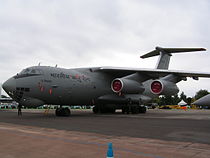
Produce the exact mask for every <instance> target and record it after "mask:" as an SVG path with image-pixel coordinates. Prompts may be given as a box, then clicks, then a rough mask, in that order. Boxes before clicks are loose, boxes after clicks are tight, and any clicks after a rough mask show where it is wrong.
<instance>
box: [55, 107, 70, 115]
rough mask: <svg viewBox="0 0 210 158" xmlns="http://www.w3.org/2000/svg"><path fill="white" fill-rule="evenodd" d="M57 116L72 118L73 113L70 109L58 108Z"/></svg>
mask: <svg viewBox="0 0 210 158" xmlns="http://www.w3.org/2000/svg"><path fill="white" fill-rule="evenodd" d="M55 115H56V116H66V117H67V116H70V115H71V111H70V109H69V108H57V109H56V110H55Z"/></svg>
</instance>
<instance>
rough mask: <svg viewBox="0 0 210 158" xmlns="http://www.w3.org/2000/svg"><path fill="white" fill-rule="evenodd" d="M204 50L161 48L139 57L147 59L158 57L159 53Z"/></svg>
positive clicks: (202, 49)
mask: <svg viewBox="0 0 210 158" xmlns="http://www.w3.org/2000/svg"><path fill="white" fill-rule="evenodd" d="M205 50H206V49H205V48H162V47H156V48H155V50H153V51H151V52H149V53H147V54H144V55H142V56H140V57H141V58H143V59H144V58H149V57H153V56H157V55H160V53H161V52H163V53H166V54H170V53H182V52H195V51H205Z"/></svg>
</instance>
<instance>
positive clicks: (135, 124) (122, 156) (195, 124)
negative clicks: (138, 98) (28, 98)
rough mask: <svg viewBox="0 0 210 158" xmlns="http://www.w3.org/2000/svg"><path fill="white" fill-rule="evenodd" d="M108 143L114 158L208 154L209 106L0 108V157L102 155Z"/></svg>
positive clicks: (196, 157) (100, 157) (201, 156)
mask: <svg viewBox="0 0 210 158" xmlns="http://www.w3.org/2000/svg"><path fill="white" fill-rule="evenodd" d="M109 142H112V143H113V150H114V157H115V158H128V157H129V158H175V157H176V158H177V157H179V158H209V157H210V110H186V111H185V110H159V109H155V110H148V112H147V113H146V114H136V115H131V114H130V115H127V114H121V113H117V114H93V113H92V112H91V111H90V110H72V116H71V117H56V116H55V115H54V110H50V111H49V113H47V114H46V113H45V114H44V111H43V110H23V116H21V117H18V116H17V112H16V110H0V158H26V157H27V158H28V157H30V158H37V157H40V158H49V157H50V158H57V157H60V158H67V157H75V158H77V157H78V158H86V157H87V158H89V157H90V158H93V157H97V158H104V157H106V151H107V144H108V143H109Z"/></svg>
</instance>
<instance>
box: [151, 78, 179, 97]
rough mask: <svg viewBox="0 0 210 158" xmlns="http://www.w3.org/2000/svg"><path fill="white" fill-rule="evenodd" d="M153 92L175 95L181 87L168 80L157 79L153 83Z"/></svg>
mask: <svg viewBox="0 0 210 158" xmlns="http://www.w3.org/2000/svg"><path fill="white" fill-rule="evenodd" d="M150 89H151V92H152V93H153V94H157V95H174V94H177V93H178V92H179V88H178V87H177V85H176V84H175V83H173V82H170V81H166V80H155V81H153V82H152V83H151V87H150Z"/></svg>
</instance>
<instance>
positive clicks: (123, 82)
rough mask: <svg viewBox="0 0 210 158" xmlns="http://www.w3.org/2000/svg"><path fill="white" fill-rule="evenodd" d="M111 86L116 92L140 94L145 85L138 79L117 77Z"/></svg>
mask: <svg viewBox="0 0 210 158" xmlns="http://www.w3.org/2000/svg"><path fill="white" fill-rule="evenodd" d="M111 88H112V90H113V92H115V93H120V92H122V93H125V94H138V93H141V92H143V91H144V87H143V86H142V85H141V84H140V83H139V82H137V81H134V80H130V79H125V78H116V79H114V80H113V81H112V83H111Z"/></svg>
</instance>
